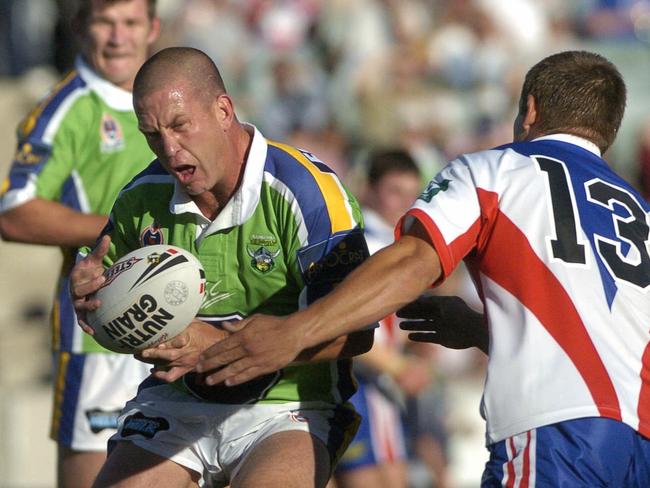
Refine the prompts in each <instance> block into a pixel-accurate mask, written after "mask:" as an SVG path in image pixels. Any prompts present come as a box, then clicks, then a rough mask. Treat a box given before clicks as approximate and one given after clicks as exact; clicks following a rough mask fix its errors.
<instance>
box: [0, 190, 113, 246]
mask: <svg viewBox="0 0 650 488" xmlns="http://www.w3.org/2000/svg"><path fill="white" fill-rule="evenodd" d="M106 221H107V217H106V216H104V215H95V214H84V213H81V212H78V211H76V210H73V209H71V208H69V207H66V206H65V205H62V204H60V203H58V202H55V201H51V200H44V199H42V198H34V199H32V200H29V201H28V202H25V203H23V204H22V205H19V206H17V207H15V208H12V209H11V210H8V211H7V212H5V213H4V214H2V215H0V234H1V235H2V238H3V239H4V240H6V241H14V242H25V243H27V244H47V245H52V246H70V247H81V246H86V245H88V246H92V245H94V244H95V241H96V239H97V236H99V233H100V232H101V231H102V229H103V228H104V225H106Z"/></svg>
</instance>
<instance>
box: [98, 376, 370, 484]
mask: <svg viewBox="0 0 650 488" xmlns="http://www.w3.org/2000/svg"><path fill="white" fill-rule="evenodd" d="M358 424H359V416H358V415H357V414H356V412H355V411H354V410H353V409H352V408H351V407H350V406H340V405H339V406H334V405H329V404H325V403H318V404H315V403H310V404H306V403H300V402H292V403H283V404H252V405H225V404H217V403H210V402H206V401H203V400H199V399H196V398H194V397H193V396H191V395H188V394H186V393H184V392H182V391H179V390H177V389H175V388H174V387H172V386H170V385H159V386H153V387H150V388H145V389H143V390H141V391H140V393H139V394H138V396H137V398H136V399H134V400H133V401H130V402H128V403H127V405H126V407H125V409H124V412H123V413H122V415H120V418H119V426H118V431H117V433H116V434H115V435H114V436H113V437H112V438H111V447H112V445H113V442H117V441H130V442H133V443H134V444H135V445H136V446H138V447H141V448H142V449H146V450H147V451H150V452H153V453H155V454H157V455H159V456H162V457H164V458H167V459H170V460H172V461H174V462H175V463H177V464H180V465H181V466H185V467H187V468H189V469H191V470H192V471H195V472H197V473H199V474H200V475H201V480H200V482H199V484H200V485H201V486H210V487H218V486H226V485H227V484H228V483H230V480H231V479H232V478H233V477H234V476H235V475H236V474H237V471H238V470H239V468H240V467H241V466H242V464H243V462H244V460H245V459H246V456H247V455H248V454H249V453H250V452H251V451H252V450H253V448H254V447H255V446H257V445H258V444H259V443H260V442H262V441H263V440H264V439H266V438H267V437H269V436H271V435H273V434H276V433H278V432H284V431H288V430H299V431H304V432H309V433H310V434H312V435H314V436H315V437H316V438H318V439H320V440H321V441H322V442H323V444H325V446H326V447H327V448H328V451H329V453H330V460H331V464H332V467H333V466H334V464H335V463H336V461H337V460H338V458H339V457H340V456H341V454H342V453H343V451H344V450H345V448H346V447H347V445H348V444H349V442H350V440H351V439H352V437H354V434H355V432H356V429H357V427H358ZM109 450H110V448H109Z"/></svg>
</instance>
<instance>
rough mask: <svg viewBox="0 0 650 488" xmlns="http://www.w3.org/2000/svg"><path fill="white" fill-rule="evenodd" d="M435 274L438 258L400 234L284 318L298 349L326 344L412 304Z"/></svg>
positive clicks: (425, 246) (420, 242) (428, 248)
mask: <svg viewBox="0 0 650 488" xmlns="http://www.w3.org/2000/svg"><path fill="white" fill-rule="evenodd" d="M439 274H440V264H439V260H438V255H437V254H436V252H435V250H434V249H433V247H431V245H430V244H429V243H428V242H426V241H425V240H422V239H419V238H417V237H412V236H404V237H403V238H402V239H401V240H400V241H398V242H397V243H395V244H393V245H391V246H389V247H387V248H385V249H383V250H381V251H380V252H378V253H376V254H374V255H373V256H371V257H370V258H369V259H368V260H367V261H366V262H365V263H364V264H363V265H362V266H360V267H359V268H357V269H356V270H354V271H353V272H352V273H351V274H350V275H349V276H348V277H347V278H346V279H345V280H344V281H343V282H342V283H341V284H339V285H338V286H337V287H336V288H335V289H334V290H333V291H332V292H330V293H328V294H327V295H326V296H325V297H323V298H321V299H319V300H318V301H316V302H315V303H314V304H312V305H311V306H310V307H308V308H307V309H305V310H302V311H300V312H297V313H295V314H294V315H292V316H290V317H289V320H290V321H291V322H293V323H294V324H295V326H296V327H300V328H301V330H302V331H303V333H304V337H303V346H304V347H306V348H308V347H313V346H314V345H317V344H320V343H323V342H326V341H329V340H331V339H333V338H335V337H338V336H341V335H345V334H349V333H351V332H353V331H356V330H359V329H361V328H363V327H364V326H366V325H367V324H370V323H373V322H376V321H377V320H379V319H381V318H383V317H385V316H386V315H388V314H389V313H391V312H394V311H395V310H397V309H398V308H399V307H401V306H403V305H405V304H406V303H409V302H411V301H412V300H414V299H415V298H417V297H418V295H419V294H420V293H421V292H422V291H423V290H424V289H426V288H427V287H428V286H429V285H430V284H431V283H433V282H434V281H435V280H436V279H437V278H438V276H439Z"/></svg>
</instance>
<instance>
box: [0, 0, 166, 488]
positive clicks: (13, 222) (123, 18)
mask: <svg viewBox="0 0 650 488" xmlns="http://www.w3.org/2000/svg"><path fill="white" fill-rule="evenodd" d="M159 25H160V23H159V19H158V17H157V16H156V2H155V0H80V1H79V5H78V11H77V14H76V17H75V18H74V27H75V29H76V31H77V34H78V35H79V38H80V41H81V47H82V51H81V55H80V56H79V57H78V58H77V60H76V63H75V69H74V71H72V72H71V73H69V74H68V75H67V76H66V77H65V78H63V79H62V80H61V81H60V82H59V83H58V84H57V85H56V86H55V87H54V88H53V89H52V90H51V91H50V93H49V94H48V95H47V96H46V97H45V98H44V99H43V100H42V101H41V102H40V103H39V104H38V106H37V107H36V108H35V109H34V110H33V111H32V112H31V113H30V114H28V115H27V117H26V118H25V119H24V120H23V121H22V123H21V124H20V126H19V127H18V149H17V151H16V156H15V158H14V162H13V165H12V167H11V171H10V173H9V178H8V180H7V182H6V183H5V185H4V187H3V188H4V192H3V194H2V198H1V200H0V232H1V234H2V237H3V239H5V240H8V241H16V242H25V243H33V244H48V245H53V246H61V248H62V251H63V256H64V259H63V269H62V270H61V275H60V279H59V285H58V291H57V295H56V300H55V304H54V309H53V312H52V324H53V327H54V333H53V338H54V344H53V348H54V355H55V358H54V364H55V371H54V378H55V385H56V391H55V392H54V412H53V417H52V428H51V436H52V438H53V439H54V440H55V441H56V442H57V443H58V455H57V456H58V485H59V486H61V487H77V486H78V487H87V486H90V485H91V484H92V481H93V480H94V478H95V476H96V474H97V471H98V470H99V468H100V466H101V464H102V463H103V461H104V459H105V457H106V454H105V453H106V441H107V439H108V438H109V437H110V435H112V434H113V433H114V432H115V428H116V426H117V414H118V412H119V411H120V409H121V408H122V406H123V405H124V403H125V402H126V400H128V399H129V398H131V397H132V396H133V395H134V394H135V391H136V388H137V385H138V383H139V382H140V381H141V380H142V379H143V378H144V377H145V376H146V375H147V374H148V371H147V368H145V367H143V365H142V363H140V362H138V361H136V360H134V359H133V358H132V357H130V356H125V355H119V354H113V353H110V352H108V351H106V350H104V349H103V348H102V347H100V346H99V345H97V344H96V343H95V341H94V340H92V338H90V337H88V336H86V335H85V334H83V333H80V330H79V328H78V327H77V326H76V317H75V315H74V310H73V307H72V303H71V300H70V298H69V292H68V282H67V279H68V273H69V271H70V269H71V267H72V264H73V263H74V258H75V255H76V250H77V248H78V247H79V246H83V245H91V244H93V243H94V242H95V240H96V239H97V236H98V235H99V233H100V231H101V229H102V228H103V227H104V225H105V224H106V215H107V214H108V212H109V210H110V208H111V205H112V204H113V201H114V200H115V198H116V197H117V193H118V192H119V190H120V189H121V188H122V187H123V186H124V185H125V184H126V183H127V182H128V181H129V180H130V179H131V178H132V177H133V175H135V174H136V173H138V172H139V171H140V170H141V169H142V168H144V167H145V166H146V165H147V164H148V163H149V162H150V161H151V159H152V158H153V154H152V153H151V151H150V150H149V148H148V147H147V144H146V141H145V139H144V138H143V137H142V134H140V132H139V131H138V127H137V120H136V117H135V114H134V113H133V102H132V96H131V89H132V86H133V79H134V78H135V74H136V73H137V71H138V68H139V67H140V66H141V65H142V63H143V62H144V61H145V59H146V58H147V54H148V48H149V46H150V45H151V44H152V43H153V42H154V41H155V40H156V39H157V37H158V32H159Z"/></svg>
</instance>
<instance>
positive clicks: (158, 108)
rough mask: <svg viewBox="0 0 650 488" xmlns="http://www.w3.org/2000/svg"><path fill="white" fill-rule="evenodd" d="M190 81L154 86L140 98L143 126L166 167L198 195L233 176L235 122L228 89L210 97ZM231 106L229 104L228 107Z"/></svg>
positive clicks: (139, 115)
mask: <svg viewBox="0 0 650 488" xmlns="http://www.w3.org/2000/svg"><path fill="white" fill-rule="evenodd" d="M205 98H206V97H199V96H198V95H196V94H193V90H192V89H191V88H190V87H189V86H187V85H185V84H184V83H182V82H180V83H176V84H174V85H173V86H171V87H167V88H160V89H157V90H154V91H151V92H150V93H148V94H147V95H145V96H142V97H139V98H138V99H137V100H136V102H135V111H136V114H137V116H138V123H139V127H140V131H141V132H142V133H143V134H144V135H145V137H146V139H147V142H148V143H149V147H150V148H151V150H152V151H153V152H154V153H155V154H156V156H157V157H158V159H159V160H160V162H161V163H162V165H163V166H164V167H165V169H166V170H167V171H168V172H169V173H170V174H171V175H172V176H174V177H175V178H176V179H177V180H178V182H179V183H180V184H181V185H182V186H183V188H185V190H186V191H187V192H188V193H189V194H190V195H191V196H193V197H195V196H198V195H201V194H203V193H204V192H209V191H214V190H215V188H216V187H217V186H218V185H219V184H220V183H223V181H224V180H228V181H229V179H228V177H229V176H231V175H230V173H229V170H230V169H231V166H230V165H228V164H227V162H228V161H230V156H231V154H232V148H231V146H230V145H229V144H228V140H227V137H226V135H225V134H226V131H227V129H228V127H229V125H230V123H231V122H232V115H231V113H229V112H228V110H229V109H230V108H232V105H231V104H230V99H229V98H228V96H227V95H219V97H218V98H217V99H216V100H213V101H212V103H210V101H209V100H205ZM224 107H225V108H224Z"/></svg>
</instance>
